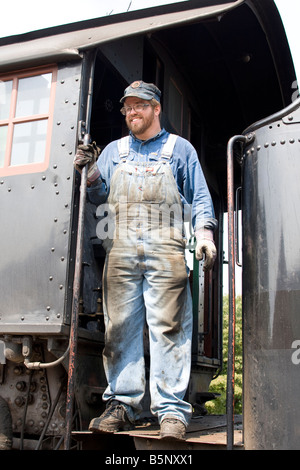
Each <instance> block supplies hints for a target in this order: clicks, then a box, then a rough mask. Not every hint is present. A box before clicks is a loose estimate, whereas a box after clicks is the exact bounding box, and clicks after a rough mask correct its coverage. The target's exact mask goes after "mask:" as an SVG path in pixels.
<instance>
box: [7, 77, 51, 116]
mask: <svg viewBox="0 0 300 470" xmlns="http://www.w3.org/2000/svg"><path fill="white" fill-rule="evenodd" d="M51 78H52V74H51V73H47V74H44V75H37V76H36V77H27V78H20V80H19V86H18V98H17V108H16V117H21V116H30V115H35V114H46V113H48V112H49V100H50V90H51Z"/></svg>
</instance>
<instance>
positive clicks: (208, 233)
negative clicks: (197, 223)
mask: <svg viewBox="0 0 300 470" xmlns="http://www.w3.org/2000/svg"><path fill="white" fill-rule="evenodd" d="M195 236H196V240H197V244H196V258H197V260H202V259H203V255H205V261H204V265H203V271H209V270H210V269H212V267H213V265H214V262H215V259H216V257H217V249H216V245H215V243H214V240H213V232H212V230H209V229H205V228H204V229H201V230H198V231H196V232H195Z"/></svg>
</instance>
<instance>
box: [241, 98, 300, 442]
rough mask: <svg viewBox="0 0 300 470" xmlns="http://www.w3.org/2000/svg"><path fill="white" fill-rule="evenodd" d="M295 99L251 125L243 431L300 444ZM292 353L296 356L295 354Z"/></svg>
mask: <svg viewBox="0 0 300 470" xmlns="http://www.w3.org/2000/svg"><path fill="white" fill-rule="evenodd" d="M299 122H300V101H299V100H298V102H297V103H296V104H295V105H293V106H292V107H291V108H290V109H289V110H288V112H285V113H283V112H282V113H281V115H280V113H278V115H277V116H275V117H273V118H272V119H269V120H266V121H265V122H262V123H260V124H258V125H256V126H254V127H253V128H252V129H251V128H250V131H251V132H253V133H254V136H255V139H254V141H253V144H251V147H250V148H248V149H247V152H246V155H245V161H244V172H243V177H244V184H243V232H244V240H243V311H244V313H243V315H244V343H243V345H244V379H243V383H244V413H243V415H244V438H245V448H246V449H247V450H251V449H256V450H259V449H261V450H266V449H270V450H271V449H272V450H288V449H289V450H290V449H299V448H300V444H299V442H300V428H299V421H300V412H299V404H298V390H299V387H300V374H299V361H298V357H297V356H296V355H295V352H297V347H298V341H299V339H300V316H299V306H300V287H299V286H300V243H299V223H300V217H299V208H298V202H299V199H300V186H299V182H298V175H299V172H300V159H299V155H300V124H299ZM295 359H296V360H295Z"/></svg>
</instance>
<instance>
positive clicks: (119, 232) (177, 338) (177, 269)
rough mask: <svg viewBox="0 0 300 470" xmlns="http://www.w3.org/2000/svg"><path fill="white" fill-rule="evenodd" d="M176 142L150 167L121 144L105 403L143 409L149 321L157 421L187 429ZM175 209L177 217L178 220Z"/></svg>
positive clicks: (107, 271)
mask: <svg viewBox="0 0 300 470" xmlns="http://www.w3.org/2000/svg"><path fill="white" fill-rule="evenodd" d="M175 140H176V136H174V135H169V138H168V140H167V142H166V143H165V144H164V146H163V148H162V151H161V154H160V157H159V158H158V160H157V161H155V162H153V161H150V162H147V163H137V162H135V161H129V160H127V156H128V154H129V140H128V138H123V139H121V140H120V141H119V153H120V158H121V162H120V163H119V164H118V166H117V168H116V170H115V172H114V174H113V176H112V178H111V184H110V193H109V196H108V200H107V202H108V205H109V206H110V207H111V209H112V212H113V213H114V216H115V226H114V231H113V237H112V236H110V237H109V238H107V239H106V240H105V241H104V243H103V245H104V247H105V249H106V261H105V267H104V273H103V309H104V317H105V326H106V331H105V348H104V351H103V360H104V368H105V372H106V376H107V381H108V387H107V389H106V391H105V393H104V395H103V398H104V400H109V399H116V400H119V401H120V402H122V403H123V404H125V405H128V406H126V408H127V411H128V415H129V418H130V419H131V420H132V421H134V419H135V418H137V417H138V416H139V414H140V412H141V411H142V405H141V401H142V399H143V396H144V393H145V382H146V379H145V362H144V342H143V340H144V322H145V320H146V322H147V325H148V328H149V348H150V377H149V390H150V397H151V411H152V413H153V414H154V415H157V417H158V420H159V422H161V420H162V419H163V418H165V417H166V415H168V417H171V416H172V417H175V418H177V419H180V420H181V421H183V422H184V423H185V424H186V425H187V424H188V422H189V419H190V416H191V406H190V404H189V403H187V402H185V401H184V400H183V398H184V395H185V392H186V389H187V386H188V382H189V377H190V367H191V338H192V300H191V293H190V287H189V284H188V274H187V268H186V263H185V254H184V249H185V242H184V239H183V235H182V233H183V232H182V203H181V200H180V195H179V192H178V189H177V185H176V182H175V179H174V177H173V174H172V170H171V166H170V164H169V162H168V160H169V159H170V157H171V155H172V151H173V147H174V145H175ZM170 208H171V209H172V211H170ZM176 210H177V217H172V216H173V215H174V213H173V211H174V212H176ZM170 212H171V213H170ZM179 212H180V216H179ZM176 218H177V220H174V219H176ZM179 219H180V220H179ZM170 221H171V222H170Z"/></svg>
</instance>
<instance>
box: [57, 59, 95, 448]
mask: <svg viewBox="0 0 300 470" xmlns="http://www.w3.org/2000/svg"><path fill="white" fill-rule="evenodd" d="M89 55H90V54H89ZM91 55H92V58H91V66H90V76H89V83H88V96H87V107H86V124H85V129H86V131H87V133H86V134H85V136H84V139H83V143H84V144H85V145H87V144H88V143H89V142H90V140H91V139H90V135H89V130H90V120H91V108H92V92H93V78H94V69H95V58H96V51H91ZM86 191H87V165H85V167H83V169H82V172H81V183H80V199H79V215H78V230H77V244H76V260H75V272H74V284H73V302H72V318H71V325H70V351H69V369H68V386H67V401H66V430H65V441H64V449H65V450H69V449H70V443H71V432H72V423H73V408H74V398H75V367H76V361H75V360H76V354H77V342H78V319H79V301H80V286H81V272H82V253H83V235H84V214H85V204H86Z"/></svg>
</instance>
